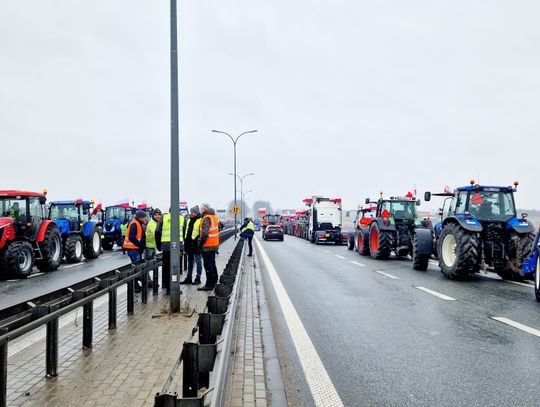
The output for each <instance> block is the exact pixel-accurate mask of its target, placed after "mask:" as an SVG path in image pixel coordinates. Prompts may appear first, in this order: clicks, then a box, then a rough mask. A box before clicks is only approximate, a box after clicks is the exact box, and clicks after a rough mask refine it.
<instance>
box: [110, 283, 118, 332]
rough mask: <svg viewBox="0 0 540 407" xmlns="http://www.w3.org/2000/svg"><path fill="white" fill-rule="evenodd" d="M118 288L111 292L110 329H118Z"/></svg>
mask: <svg viewBox="0 0 540 407" xmlns="http://www.w3.org/2000/svg"><path fill="white" fill-rule="evenodd" d="M116 291H117V290H116V288H113V289H111V290H110V291H109V329H116V303H117V301H116V298H117V295H116V294H117V292H116Z"/></svg>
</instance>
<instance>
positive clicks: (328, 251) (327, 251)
mask: <svg viewBox="0 0 540 407" xmlns="http://www.w3.org/2000/svg"><path fill="white" fill-rule="evenodd" d="M324 252H325V253H332V252H331V251H330V250H325V251H324Z"/></svg>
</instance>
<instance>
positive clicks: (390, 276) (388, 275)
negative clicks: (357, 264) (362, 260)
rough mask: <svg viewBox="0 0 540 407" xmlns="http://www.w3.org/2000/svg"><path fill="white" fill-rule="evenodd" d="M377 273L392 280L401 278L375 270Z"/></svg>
mask: <svg viewBox="0 0 540 407" xmlns="http://www.w3.org/2000/svg"><path fill="white" fill-rule="evenodd" d="M373 271H374V272H375V273H377V274H380V275H381V276H385V277H388V278H392V279H398V278H399V277H396V276H393V275H392V274H388V273H385V272H384V271H378V270H373Z"/></svg>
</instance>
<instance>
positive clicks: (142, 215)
mask: <svg viewBox="0 0 540 407" xmlns="http://www.w3.org/2000/svg"><path fill="white" fill-rule="evenodd" d="M144 218H146V212H145V211H137V213H136V214H135V219H144Z"/></svg>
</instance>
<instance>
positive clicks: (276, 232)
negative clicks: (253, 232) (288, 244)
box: [263, 225, 283, 242]
mask: <svg viewBox="0 0 540 407" xmlns="http://www.w3.org/2000/svg"><path fill="white" fill-rule="evenodd" d="M263 239H264V240H280V241H282V242H283V229H282V228H281V226H279V225H268V226H267V227H266V231H265V233H264V235H263Z"/></svg>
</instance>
